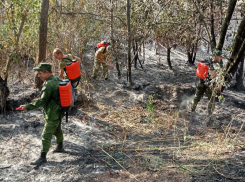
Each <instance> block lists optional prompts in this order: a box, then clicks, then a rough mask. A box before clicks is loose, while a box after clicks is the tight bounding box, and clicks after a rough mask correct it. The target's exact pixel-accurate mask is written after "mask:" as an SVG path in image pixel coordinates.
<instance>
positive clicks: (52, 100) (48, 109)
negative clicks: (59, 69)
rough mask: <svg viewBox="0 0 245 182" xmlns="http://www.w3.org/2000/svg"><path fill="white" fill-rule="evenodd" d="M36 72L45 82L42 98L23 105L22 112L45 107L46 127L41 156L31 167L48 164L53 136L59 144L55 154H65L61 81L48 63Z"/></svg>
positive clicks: (40, 66) (39, 67)
mask: <svg viewBox="0 0 245 182" xmlns="http://www.w3.org/2000/svg"><path fill="white" fill-rule="evenodd" d="M34 70H35V71H38V77H39V78H41V80H42V81H44V83H43V87H42V91H41V94H40V98H39V99H38V100H37V101H35V102H32V103H30V104H27V105H21V106H20V108H21V109H20V110H27V111H31V110H34V109H37V108H39V107H43V114H44V119H45V125H44V129H43V132H42V151H41V156H40V158H39V159H38V160H37V161H35V162H32V163H31V165H41V164H43V163H45V162H47V160H46V155H47V152H48V151H49V148H50V144H51V139H52V135H54V136H55V140H56V143H57V146H56V149H55V150H54V152H64V149H63V132H62V130H61V119H62V117H63V116H64V113H63V112H62V111H61V110H60V96H59V83H60V81H61V80H60V79H59V78H57V77H55V76H53V74H52V66H51V65H50V64H48V63H41V64H40V65H39V66H38V67H35V68H34Z"/></svg>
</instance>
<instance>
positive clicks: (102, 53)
mask: <svg viewBox="0 0 245 182" xmlns="http://www.w3.org/2000/svg"><path fill="white" fill-rule="evenodd" d="M110 51H111V46H107V47H101V48H99V49H98V50H97V51H96V53H95V56H94V69H93V76H92V77H93V79H96V77H97V75H98V72H99V68H100V66H102V70H103V76H104V78H105V80H107V79H108V67H107V64H106V60H107V59H108V60H109V64H110V67H111V68H112V69H114V67H113V66H112V64H111V59H110V58H109V54H110Z"/></svg>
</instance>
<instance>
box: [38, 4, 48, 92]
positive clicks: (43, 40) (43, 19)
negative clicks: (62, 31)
mask: <svg viewBox="0 0 245 182" xmlns="http://www.w3.org/2000/svg"><path fill="white" fill-rule="evenodd" d="M48 10H49V0H42V7H41V13H40V26H39V52H38V64H39V63H41V62H43V61H44V60H45V59H46V47H47V33H48ZM35 84H36V87H37V88H39V89H41V86H42V84H43V82H42V80H41V79H40V78H38V77H37V76H36V78H35Z"/></svg>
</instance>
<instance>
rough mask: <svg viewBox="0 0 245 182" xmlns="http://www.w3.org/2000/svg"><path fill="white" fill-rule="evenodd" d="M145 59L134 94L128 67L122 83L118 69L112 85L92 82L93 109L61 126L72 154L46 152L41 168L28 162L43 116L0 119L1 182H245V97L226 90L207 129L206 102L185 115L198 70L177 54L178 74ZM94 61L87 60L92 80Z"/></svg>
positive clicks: (151, 54)
mask: <svg viewBox="0 0 245 182" xmlns="http://www.w3.org/2000/svg"><path fill="white" fill-rule="evenodd" d="M146 53H147V55H146V60H145V64H144V65H143V66H144V70H142V69H141V68H138V69H137V70H135V69H134V68H133V70H132V71H133V81H134V87H133V89H132V90H128V89H127V81H126V69H125V67H124V68H123V70H122V79H118V78H117V72H116V70H110V77H109V80H107V81H106V80H104V79H103V78H101V77H100V76H99V77H98V79H97V80H92V79H89V95H90V99H91V102H90V104H88V105H86V107H85V106H81V107H79V112H78V113H77V115H76V116H71V117H70V118H69V122H68V123H66V122H65V121H63V123H62V127H63V131H64V136H65V141H64V145H65V149H66V151H67V153H64V154H53V153H51V152H49V153H48V156H47V159H48V162H47V163H46V164H44V165H42V166H40V167H39V168H33V167H32V166H30V165H29V163H30V162H31V161H33V160H35V159H36V158H37V157H38V156H39V154H40V146H41V132H42V128H43V125H44V121H43V116H42V113H41V110H37V111H32V112H28V113H20V112H13V111H10V112H8V113H7V115H5V116H4V118H3V117H1V121H0V139H1V141H0V154H1V158H0V181H111V182H114V181H123V182H125V181H130V182H131V181H137V180H138V181H146V182H148V181H174V182H176V181H177V182H178V181H179V182H182V181H198V182H199V181H244V180H245V179H244V176H245V168H244V162H245V158H244V156H245V152H244V143H245V140H244V135H245V132H244V131H245V126H244V119H245V116H244V113H243V110H244V108H245V103H244V98H245V94H244V93H241V92H240V93H238V92H234V91H231V90H228V91H225V93H224V95H225V101H224V102H223V103H222V104H221V103H217V105H216V110H215V113H214V115H213V116H212V117H211V121H212V122H211V124H210V126H209V127H207V126H206V121H207V120H208V118H207V114H206V112H207V111H206V104H207V98H206V97H205V98H203V99H202V100H201V101H200V103H199V105H198V108H197V114H196V115H190V113H189V112H188V106H189V104H190V102H191V100H192V99H193V96H194V92H195V71H196V68H195V67H194V66H190V65H188V64H187V63H186V62H185V60H183V59H182V57H181V56H179V55H178V54H180V53H178V52H175V53H173V54H172V64H173V70H169V69H168V66H167V63H166V57H165V52H162V55H161V56H162V57H161V61H160V64H159V56H156V55H155V54H154V50H153V49H150V48H148V49H147V51H146ZM91 54H92V53H91ZM91 54H90V55H91ZM203 54H204V53H203ZM203 54H200V55H199V57H198V59H202V56H203ZM90 59H91V57H90V58H89V55H86V57H85V59H84V63H85V67H86V69H87V72H88V75H91V72H92V66H93V62H92V61H91V60H90ZM13 85H14V84H13ZM16 86H17V85H15V87H16ZM15 87H12V88H15ZM28 88H29V89H30V93H29V94H27V93H26V94H27V95H32V96H31V97H30V98H33V97H35V96H36V93H38V92H36V91H35V90H31V87H28ZM23 90H24V88H23ZM20 91H21V88H20V87H18V92H16V91H15V90H13V91H12V92H11V94H12V95H11V97H10V99H12V100H13V98H14V97H15V98H18V97H17V95H18V94H20ZM28 92H29V91H28ZM33 93H35V94H33ZM26 102H29V101H26ZM54 145H55V142H54V140H53V141H52V147H51V150H52V149H53V148H54Z"/></svg>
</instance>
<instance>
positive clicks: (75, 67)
mask: <svg viewBox="0 0 245 182" xmlns="http://www.w3.org/2000/svg"><path fill="white" fill-rule="evenodd" d="M64 59H68V60H69V61H70V62H68V63H66V68H65V69H64V70H65V72H66V74H67V76H68V78H69V80H70V81H71V84H72V87H73V88H76V87H77V86H78V84H79V81H80V80H81V70H80V66H79V63H78V61H77V60H76V59H73V60H71V59H70V58H64ZM76 82H77V84H75V83H76Z"/></svg>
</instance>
